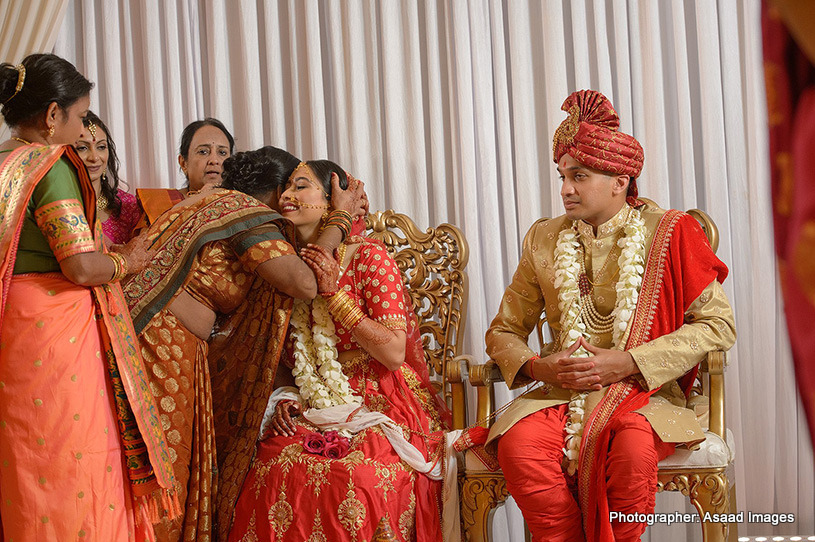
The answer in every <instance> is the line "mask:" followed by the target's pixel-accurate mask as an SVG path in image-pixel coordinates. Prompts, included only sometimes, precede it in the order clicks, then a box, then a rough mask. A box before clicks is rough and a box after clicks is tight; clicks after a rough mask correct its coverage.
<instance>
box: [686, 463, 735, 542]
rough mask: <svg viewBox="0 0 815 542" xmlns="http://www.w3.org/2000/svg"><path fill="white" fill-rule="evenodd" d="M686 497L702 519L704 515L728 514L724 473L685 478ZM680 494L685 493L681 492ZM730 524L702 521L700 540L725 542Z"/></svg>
mask: <svg viewBox="0 0 815 542" xmlns="http://www.w3.org/2000/svg"><path fill="white" fill-rule="evenodd" d="M686 478H688V480H687V485H686V487H687V491H688V493H687V495H688V497H690V500H691V502H692V503H693V505H694V506H695V507H696V509H697V510H699V514H700V516H701V517H702V519H704V516H705V513H707V512H710V513H711V514H727V513H728V512H730V494H729V491H728V487H727V486H728V483H727V476H725V474H724V473H709V474H704V475H701V476H700V475H698V474H693V475H691V476H688V477H686ZM682 493H685V491H684V490H683V491H682ZM729 527H730V524H728V523H721V522H713V521H708V522H706V521H702V540H703V541H704V542H725V541H726V540H727V538H728V531H729Z"/></svg>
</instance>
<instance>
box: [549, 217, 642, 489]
mask: <svg viewBox="0 0 815 542" xmlns="http://www.w3.org/2000/svg"><path fill="white" fill-rule="evenodd" d="M624 232H625V235H624V236H623V237H622V238H621V239H620V240H619V241H617V246H619V247H620V248H622V252H621V253H620V257H619V258H618V260H617V265H619V267H620V279H619V280H618V281H617V284H616V291H617V302H616V304H615V305H614V310H613V312H612V314H613V315H614V324H613V325H614V327H613V333H612V341H613V345H614V346H613V348H617V349H622V348H623V347H624V342H623V337H624V336H625V333H626V330H627V329H628V324H629V322H630V321H631V317H632V316H633V315H634V311H635V310H636V308H637V300H638V299H639V292H640V287H641V286H642V275H643V273H644V272H645V237H646V230H645V221H644V220H643V219H642V214H641V213H640V211H639V210H638V209H632V210H631V214H630V215H629V217H628V221H627V222H626V224H625V226H624ZM578 257H583V256H582V248H581V247H580V243H579V241H578V239H577V233H576V232H575V228H574V227H572V228H568V229H565V230H563V231H561V232H560V235H559V236H558V244H557V247H556V248H555V262H556V267H555V288H558V289H559V291H558V301H559V304H558V307H559V308H560V310H561V317H560V325H561V335H560V336H561V337H563V339H562V340H561V349H562V348H564V347H565V345H566V344H574V342H575V341H576V340H578V339H579V338H580V337H584V338H585V339H586V340H588V339H589V335H588V333H587V329H586V323H585V322H583V318H582V316H581V310H580V309H581V303H583V299H582V298H581V295H580V288H579V276H580V260H579V259H578ZM589 302H590V301H589ZM588 355H589V353H588V352H587V351H586V350H585V349H584V348H583V347H580V348H578V349H577V350H576V351H575V353H574V354H572V356H573V357H586V356H588ZM587 396H588V392H572V397H571V399H570V400H569V414H568V421H567V422H566V446H565V447H564V448H563V453H564V455H565V456H566V459H567V460H568V465H567V471H568V473H569V474H574V473H575V472H576V471H577V461H578V458H579V456H580V442H581V439H582V437H583V417H584V415H585V402H586V397H587Z"/></svg>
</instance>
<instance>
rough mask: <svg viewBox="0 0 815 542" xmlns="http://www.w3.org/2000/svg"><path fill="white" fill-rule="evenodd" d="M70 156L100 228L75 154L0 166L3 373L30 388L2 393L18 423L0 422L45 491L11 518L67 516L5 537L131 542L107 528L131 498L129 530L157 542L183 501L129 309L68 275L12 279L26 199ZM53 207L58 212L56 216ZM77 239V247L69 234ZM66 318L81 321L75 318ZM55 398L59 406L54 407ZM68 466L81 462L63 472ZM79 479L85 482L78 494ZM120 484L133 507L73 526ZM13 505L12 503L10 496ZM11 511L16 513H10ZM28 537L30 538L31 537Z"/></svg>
mask: <svg viewBox="0 0 815 542" xmlns="http://www.w3.org/2000/svg"><path fill="white" fill-rule="evenodd" d="M61 157H65V158H66V159H67V160H68V161H69V162H71V163H72V164H73V166H74V168H75V169H76V171H77V174H78V177H79V186H80V190H81V195H82V198H83V201H84V217H86V218H87V221H88V223H89V224H95V194H94V192H93V188H92V186H91V184H90V180H89V179H88V177H87V173H86V170H85V168H84V167H83V166H82V165H81V164H82V162H81V160H80V158H79V157H78V156H77V155H76V152H75V151H74V150H73V148H72V147H70V146H51V147H47V146H39V145H33V146H25V147H20V148H18V149H16V150H14V151H12V152H11V153H9V155H8V157H7V158H6V160H5V161H4V162H3V164H2V166H0V194H2V197H0V250H1V252H0V254H2V258H3V259H2V262H0V280H1V281H2V294H1V296H2V297H0V322H1V324H0V325H1V326H2V327H1V328H0V333H2V336H3V339H2V341H1V342H2V349H0V360H2V362H0V372H2V373H4V374H3V380H2V382H3V384H0V390H3V389H6V390H7V391H9V392H11V391H15V390H17V391H20V392H21V393H17V392H16V391H15V393H9V394H3V396H4V398H6V400H5V401H4V404H3V408H2V411H3V412H4V413H6V414H5V415H6V416H7V417H8V419H7V420H3V421H0V425H5V427H6V428H8V431H7V432H6V434H4V435H0V447H1V448H2V449H3V450H4V451H5V452H6V453H7V454H9V455H8V457H10V458H11V459H8V460H4V461H8V462H9V465H11V464H14V470H15V472H18V473H24V472H25V471H26V469H28V468H29V467H30V468H33V469H35V470H38V472H40V473H41V475H40V476H39V477H37V476H34V477H30V480H36V481H37V484H38V485H37V484H33V483H32V488H30V489H26V488H25V487H24V486H18V487H17V488H16V491H19V492H20V493H21V495H22V497H21V499H20V502H19V503H17V504H18V506H16V507H14V510H13V511H12V510H10V511H9V514H12V515H13V514H14V513H16V512H21V511H22V512H21V513H26V510H28V508H30V507H31V505H32V504H36V505H38V506H43V503H44V502H45V503H51V506H55V505H58V506H57V508H55V509H59V510H61V512H60V513H58V514H57V515H56V516H55V517H49V516H46V515H43V516H42V517H40V518H36V519H37V521H36V522H35V521H34V518H26V521H25V522H22V523H19V522H17V521H15V520H14V518H12V519H11V521H9V522H8V526H7V529H6V533H5V534H6V535H7V536H8V535H9V533H8V528H12V527H13V526H15V525H16V526H18V527H17V528H20V526H26V527H30V526H31V525H36V526H37V527H38V528H42V529H44V531H43V532H44V533H45V534H44V536H46V537H51V539H68V538H74V537H83V536H85V535H87V536H90V537H92V538H100V539H101V538H104V539H108V538H109V539H111V540H113V539H121V536H120V535H118V534H115V533H114V536H113V537H109V536H107V535H106V534H100V533H111V532H112V531H111V525H114V524H116V521H115V519H114V515H116V514H119V513H125V512H124V510H125V508H132V504H130V503H128V502H127V501H129V500H130V499H131V497H132V499H133V500H134V501H135V504H136V517H135V519H136V525H135V527H134V526H133V525H132V522H131V525H130V526H129V527H128V529H127V530H129V531H130V534H131V535H132V534H134V529H135V534H136V536H139V537H140V538H145V537H146V538H150V537H152V528H151V527H152V526H151V520H153V519H157V510H158V508H159V506H160V505H164V506H167V507H168V508H170V509H171V510H173V511H177V510H176V508H177V503H176V506H173V498H172V497H173V496H172V494H171V493H170V491H171V489H170V488H172V468H171V465H170V461H169V456H168V453H167V449H166V447H165V443H164V433H163V431H162V430H161V427H160V426H159V423H158V417H157V415H156V412H155V410H156V409H155V404H154V403H153V398H152V395H151V394H150V392H149V389H148V387H147V382H146V381H145V380H144V375H143V372H142V361H141V358H140V357H139V355H138V352H137V350H136V348H135V338H136V335H135V332H134V331H133V327H132V322H131V321H130V318H129V316H128V315H126V314H123V313H122V312H121V310H122V309H123V308H124V307H125V304H124V299H123V297H122V294H121V289H120V287H119V285H118V284H113V285H105V286H98V287H91V288H85V287H80V286H77V285H75V284H73V283H71V282H70V281H68V280H66V279H65V277H64V276H62V275H61V274H60V273H50V274H42V273H30V274H27V275H13V269H14V262H15V258H16V254H17V245H18V242H19V236H20V231H21V228H22V224H23V219H24V217H25V212H26V208H27V206H28V202H29V200H30V199H31V196H32V194H33V192H34V189H35V188H36V186H37V185H38V183H39V182H40V181H41V180H42V179H43V178H44V176H45V175H46V173H47V172H48V171H49V170H50V169H51V168H52V167H53V166H54V164H56V162H57V161H58V160H59V159H60V158H61ZM47 211H48V210H47ZM51 211H54V210H50V211H48V212H51ZM55 212H58V211H55ZM69 242H72V241H71V240H70V239H69ZM89 242H90V241H89ZM92 243H93V245H94V246H95V249H96V250H98V251H101V250H104V247H103V244H102V243H103V242H102V235H101V230H100V228H98V227H97V228H95V230H94V238H93V240H92ZM67 314H72V315H73V317H66V315H67ZM32 356H33V358H32ZM28 358H32V359H31V360H30V361H31V365H30V367H31V369H27V368H26V367H25V365H23V366H21V365H20V364H21V363H23V364H25V361H21V360H27V359H28ZM69 373H70V374H69ZM27 395H31V397H30V399H31V401H30V403H31V405H33V406H34V407H37V408H36V409H35V410H34V411H31V410H30V409H25V408H24V409H21V406H20V404H19V401H20V400H21V398H25V397H26V396H27ZM35 395H36V397H35ZM94 395H95V397H93V396H94ZM49 399H50V400H51V402H52V404H51V405H50V407H46V402H47V401H48V400H49ZM0 400H2V399H0ZM25 406H28V405H25ZM40 407H42V408H40ZM46 413H47V414H46ZM108 418H109V419H108ZM102 425H104V427H102ZM86 426H87V427H86ZM97 426H98V427H97ZM15 428H17V429H20V428H22V429H21V430H22V434H23V435H24V436H25V438H28V439H30V438H33V437H32V434H33V432H37V433H42V434H41V435H40V436H38V437H36V442H35V444H34V445H32V446H30V447H29V446H28V445H21V444H20V443H21V442H22V441H23V440H25V439H24V438H15V436H14V431H15ZM94 428H95V429H94ZM96 429H98V430H99V431H101V433H99V431H96ZM97 433H99V434H97ZM100 435H103V436H100ZM82 448H84V449H85V450H86V451H82ZM31 450H35V453H33V454H32V453H31ZM117 454H118V455H117ZM114 455H117V456H118V457H119V459H118V460H113V459H111V460H109V461H107V465H101V463H100V466H99V467H98V468H99V469H101V470H97V467H94V465H95V464H96V463H99V462H100V461H101V462H105V459H104V458H105V457H111V458H112V457H113V456H114ZM66 460H67V461H69V462H72V464H71V465H63V463H64V462H65V461H66ZM45 471H48V472H52V473H53V476H50V479H49V476H47V475H46V474H45ZM6 472H7V473H8V472H10V471H6ZM102 473H104V475H105V476H102ZM125 473H126V474H125ZM23 477H25V476H24V474H23ZM26 478H28V477H26ZM125 480H128V481H129V482H130V484H126V483H125ZM72 484H73V485H75V486H76V487H75V488H73V489H72V488H71V487H70V486H71V485H72ZM100 484H104V487H103V485H100ZM79 486H86V489H82V488H80V487H79ZM121 486H124V487H125V488H126V491H124V493H123V495H124V497H123V498H124V499H125V500H124V501H122V502H121V503H118V504H117V503H115V502H110V503H109V504H105V505H104V510H105V513H107V514H108V517H107V518H106V519H105V518H103V517H98V518H95V517H93V516H88V521H89V522H90V523H88V524H87V525H86V524H85V523H82V524H81V525H79V526H75V525H73V524H72V522H75V519H71V518H82V517H83V515H82V513H79V515H77V510H78V509H81V508H82V507H83V506H90V507H92V509H93V510H96V512H97V513H98V512H99V509H100V507H103V504H102V503H101V502H100V501H98V500H97V498H98V495H101V494H105V493H107V494H111V491H112V492H114V493H115V492H121V491H120V490H119V489H117V488H119V487H121ZM127 486H129V487H127ZM160 489H161V491H159V490H160ZM38 491H39V492H42V491H47V492H48V493H49V496H48V497H43V499H38V498H37V497H36V495H37V492H38ZM86 495H87V497H88V498H86ZM4 498H8V499H10V498H11V497H10V496H7V495H4ZM71 501H74V502H76V503H77V504H76V506H77V510H75V509H74V508H72V507H71V506H70V505H68V502H71ZM83 503H87V504H83ZM117 509H118V510H120V512H117ZM66 511H72V513H71V514H68V513H66ZM128 513H129V514H132V512H128ZM3 516H4V519H5V518H6V517H7V515H6V511H3ZM97 519H98V521H96V520H97ZM29 520H30V521H29ZM109 522H110V525H108V523H109ZM83 525H84V526H83ZM85 527H87V528H85ZM25 532H26V534H28V535H30V534H31V532H30V531H29V530H27V531H25ZM52 533H53V534H54V536H53V537H52V536H51V534H52ZM56 533H63V534H62V535H57V534H56ZM83 533H84V534H83ZM91 533H93V534H91ZM125 534H127V533H125Z"/></svg>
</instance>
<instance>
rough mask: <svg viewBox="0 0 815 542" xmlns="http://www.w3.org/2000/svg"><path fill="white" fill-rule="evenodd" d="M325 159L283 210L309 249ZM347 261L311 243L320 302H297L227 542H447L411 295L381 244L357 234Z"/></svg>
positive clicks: (432, 405) (325, 178) (443, 415)
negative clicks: (385, 539) (386, 539)
mask: <svg viewBox="0 0 815 542" xmlns="http://www.w3.org/2000/svg"><path fill="white" fill-rule="evenodd" d="M334 173H336V174H337V175H338V176H339V178H340V179H343V180H344V179H345V177H346V175H345V172H344V171H342V169H340V168H339V166H337V165H336V164H333V163H332V162H328V161H325V160H320V161H310V162H307V163H301V164H300V166H298V168H297V169H296V170H295V171H294V173H292V175H291V177H290V178H289V182H288V184H287V186H286V189H285V191H284V192H283V194H282V196H281V198H280V210H281V213H282V214H283V216H284V217H286V218H288V219H289V220H291V221H292V223H293V224H294V225H295V227H296V230H297V237H298V242H300V243H302V244H306V243H308V242H309V241H311V240H312V239H313V238H315V237H316V236H317V235H318V233H319V230H320V227H321V216H322V215H323V213H324V212H325V211H326V210H328V209H329V204H328V202H329V201H330V195H329V194H330V191H331V182H330V180H331V176H332V174H334ZM337 252H338V257H337V259H335V258H333V257H332V255H331V254H329V253H328V252H327V251H325V250H324V249H321V248H319V247H314V246H311V245H309V246H308V247H307V248H305V249H304V250H303V253H302V254H303V258H304V260H305V261H306V262H307V263H308V264H309V265H310V266H311V267H312V268H313V269H314V271H315V274H316V275H317V276H318V284H319V289H320V293H321V295H320V296H318V297H317V299H315V300H314V301H313V302H296V303H295V307H294V310H293V312H292V320H291V327H290V341H289V352H290V354H289V355H288V356H286V359H284V360H283V363H281V366H280V369H279V371H278V377H277V378H278V381H280V380H281V378H283V377H286V376H287V377H288V382H289V384H291V383H292V375H293V377H294V378H293V380H294V382H293V383H294V386H292V385H289V386H281V387H278V388H277V390H276V391H275V393H274V394H273V395H272V397H271V398H270V400H269V406H268V407H267V411H266V417H265V418H264V425H263V427H264V434H263V435H262V436H263V437H264V438H262V440H261V441H260V442H258V446H257V453H256V455H255V459H254V464H253V465H252V468H251V470H250V472H249V475H248V476H247V478H246V481H245V482H244V485H243V489H242V491H241V495H240V498H239V500H238V504H237V508H236V510H235V516H234V523H233V527H232V530H231V532H230V536H229V540H230V541H233V542H241V541H250V540H251V541H258V540H263V541H267V540H269V541H271V540H275V541H283V540H285V541H289V540H290V541H296V542H302V541H303V540H308V541H319V540H323V541H328V540H330V541H332V542H334V541H340V540H349V541H359V542H361V541H363V540H370V539H371V538H372V536H373V534H374V532H375V531H376V529H377V527H378V526H379V525H380V523H381V522H382V521H383V520H384V522H386V523H387V524H388V525H389V526H390V528H391V530H392V531H393V533H394V534H395V536H396V539H397V540H405V541H412V540H418V541H433V542H436V541H439V540H442V525H441V521H442V520H441V518H442V506H441V493H442V468H443V466H444V465H443V463H444V449H445V446H444V426H445V421H446V420H447V417H448V416H449V411H447V410H446V407H445V406H444V405H443V403H441V401H438V400H437V396H436V395H435V394H434V392H433V390H432V388H431V387H430V386H429V379H428V376H427V367H426V365H425V361H424V355H423V352H422V345H421V342H420V340H419V337H418V333H417V330H416V319H415V316H414V315H413V311H412V307H411V305H410V301H409V298H408V297H407V296H406V295H405V294H406V292H405V288H404V286H403V284H402V279H401V275H400V273H399V269H398V268H397V266H396V264H395V262H394V261H393V259H392V258H391V257H390V256H389V255H388V253H387V251H386V249H385V247H384V246H382V245H381V244H379V243H377V242H374V241H372V240H369V239H365V238H362V237H359V236H352V237H349V238H348V239H347V240H346V241H345V243H344V244H343V245H342V246H341V247H340V249H339V250H338V251H337Z"/></svg>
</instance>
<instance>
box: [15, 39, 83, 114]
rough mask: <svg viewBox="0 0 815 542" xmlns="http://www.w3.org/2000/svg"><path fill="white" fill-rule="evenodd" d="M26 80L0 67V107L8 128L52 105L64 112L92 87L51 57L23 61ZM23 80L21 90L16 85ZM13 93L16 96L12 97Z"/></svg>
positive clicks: (63, 62)
mask: <svg viewBox="0 0 815 542" xmlns="http://www.w3.org/2000/svg"><path fill="white" fill-rule="evenodd" d="M22 65H23V66H24V67H25V77H24V78H23V77H22V73H21V70H20V69H19V68H17V67H16V66H15V65H13V64H9V63H7V62H3V63H2V64H0V103H2V104H3V107H2V110H0V111H1V112H2V114H3V118H4V119H5V121H6V124H8V125H9V126H10V127H12V128H13V127H15V126H19V125H21V124H28V123H30V122H31V121H32V120H33V119H34V117H36V116H37V115H41V114H43V113H45V112H46V111H47V110H48V106H49V105H51V104H52V103H53V102H56V103H57V105H58V106H59V107H60V108H62V109H63V110H65V109H68V108H69V107H70V106H72V105H73V104H74V103H76V101H77V100H79V99H80V98H82V97H83V96H87V95H88V94H89V93H90V91H91V89H92V88H93V83H91V82H90V81H88V80H87V79H86V78H85V76H84V75H82V74H81V73H79V72H78V71H77V70H76V67H74V65H73V64H71V63H70V62H68V61H67V60H65V59H64V58H60V57H58V56H56V55H52V54H33V55H28V56H27V57H25V59H23V62H22ZM21 80H22V84H23V86H22V88H20V91H19V92H17V85H18V83H19V82H20V81H21ZM15 92H16V94H15Z"/></svg>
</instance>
